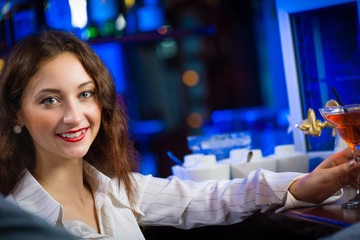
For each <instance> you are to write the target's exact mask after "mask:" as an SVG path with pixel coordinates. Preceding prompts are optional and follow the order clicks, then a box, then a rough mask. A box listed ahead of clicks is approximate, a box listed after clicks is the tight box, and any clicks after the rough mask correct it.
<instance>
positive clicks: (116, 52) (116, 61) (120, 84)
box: [91, 42, 126, 94]
mask: <svg viewBox="0 0 360 240" xmlns="http://www.w3.org/2000/svg"><path fill="white" fill-rule="evenodd" d="M91 47H92V49H93V50H94V51H95V52H96V54H97V55H99V57H100V58H101V60H102V61H103V62H104V63H105V65H106V67H107V68H108V69H109V71H110V73H111V74H112V76H113V79H114V82H115V87H116V93H118V94H122V93H124V92H125V91H126V82H125V72H124V62H123V55H122V49H121V46H120V44H118V43H115V42H113V43H101V44H93V45H91Z"/></svg>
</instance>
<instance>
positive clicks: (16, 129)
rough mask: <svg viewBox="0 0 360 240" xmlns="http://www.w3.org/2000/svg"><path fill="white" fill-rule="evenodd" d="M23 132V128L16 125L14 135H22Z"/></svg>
mask: <svg viewBox="0 0 360 240" xmlns="http://www.w3.org/2000/svg"><path fill="white" fill-rule="evenodd" d="M21 132H22V128H21V127H20V126H19V125H15V127H14V133H16V134H20V133H21Z"/></svg>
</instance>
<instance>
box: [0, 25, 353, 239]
mask: <svg viewBox="0 0 360 240" xmlns="http://www.w3.org/2000/svg"><path fill="white" fill-rule="evenodd" d="M0 152H1V154H0V182H1V186H0V191H1V192H2V193H3V194H4V195H6V196H7V199H8V200H9V201H12V202H13V203H15V204H16V205H18V206H19V207H21V208H23V209H25V210H27V211H30V212H32V213H34V214H36V215H38V216H40V217H41V218H43V219H45V220H46V221H47V222H49V223H51V224H53V225H60V226H63V227H65V228H66V229H67V230H68V231H69V232H71V233H73V234H74V235H76V236H78V237H82V238H97V239H107V238H112V239H143V235H142V232H141V230H140V228H139V224H141V225H171V226H175V227H179V228H192V227H197V226H203V225H210V224H232V223H236V222H240V221H242V220H243V219H245V218H246V217H248V216H249V215H251V214H252V213H253V212H254V211H256V210H258V209H264V210H265V209H268V208H270V207H282V209H284V208H289V207H296V206H304V205H309V204H310V203H324V202H329V201H333V200H335V199H337V198H338V197H339V196H340V195H341V191H338V190H340V189H341V188H342V187H343V186H345V185H347V184H352V185H353V186H355V185H356V168H357V166H356V163H355V162H354V161H349V162H348V160H350V159H351V156H352V155H351V152H350V151H349V150H348V149H347V150H345V151H343V152H341V153H338V154H335V155H333V156H331V157H329V158H328V159H327V160H326V161H324V162H323V163H322V164H321V165H320V166H319V167H318V168H316V169H315V170H314V171H313V172H312V173H310V174H308V175H301V174H298V173H273V172H269V171H264V170H257V171H254V172H252V173H251V174H250V175H249V177H248V178H247V179H234V180H231V181H227V180H223V181H205V182H191V181H180V180H179V179H177V178H175V177H169V178H167V179H160V178H154V177H152V176H143V175H141V174H138V173H134V171H135V170H136V169H135V163H134V155H135V151H134V148H133V145H132V143H131V141H130V140H129V138H128V125H127V116H126V114H125V112H124V109H123V108H122V107H121V106H120V105H119V104H118V103H117V100H116V94H115V89H114V84H113V81H112V78H111V76H110V74H109V72H108V70H107V69H106V67H105V65H104V64H103V62H102V61H101V60H100V59H99V57H98V56H97V55H96V54H95V53H94V52H93V51H92V49H91V48H90V47H89V46H88V45H87V44H86V43H85V42H83V41H81V40H80V39H78V38H76V37H75V36H73V35H72V34H70V33H64V32H60V31H45V32H43V33H39V34H35V35H33V36H30V37H27V38H25V39H23V40H22V41H20V42H19V43H18V44H16V46H15V47H14V49H13V50H12V53H11V54H10V57H9V59H8V60H7V61H6V66H5V68H4V70H3V73H2V79H1V82H0ZM300 200H301V201H300ZM303 201H307V202H303Z"/></svg>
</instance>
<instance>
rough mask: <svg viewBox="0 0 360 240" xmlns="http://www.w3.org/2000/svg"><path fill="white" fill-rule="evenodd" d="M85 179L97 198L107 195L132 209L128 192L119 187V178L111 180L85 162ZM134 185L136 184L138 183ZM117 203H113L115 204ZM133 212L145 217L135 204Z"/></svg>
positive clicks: (96, 200)
mask: <svg viewBox="0 0 360 240" xmlns="http://www.w3.org/2000/svg"><path fill="white" fill-rule="evenodd" d="M84 177H85V179H86V181H87V182H88V184H89V185H90V187H91V189H92V191H93V195H94V196H95V198H97V197H100V198H102V197H101V196H105V195H107V196H108V197H110V198H111V200H112V201H115V202H116V203H118V204H121V205H122V206H124V207H126V208H129V209H131V204H130V202H129V199H128V197H127V194H126V191H125V189H124V187H123V186H119V183H118V179H117V178H114V179H111V178H109V177H108V176H106V175H105V174H103V173H102V172H100V171H98V170H97V169H96V168H95V167H93V166H92V165H91V164H89V163H88V162H86V161H84ZM131 177H132V176H131ZM134 181H135V179H134ZM134 183H136V181H135V182H134ZM95 202H96V204H100V203H101V202H103V201H98V199H95ZM115 202H113V204H114V203H115ZM97 207H98V206H97ZM133 210H134V211H135V212H137V213H138V214H140V215H144V213H143V212H142V211H141V210H140V206H139V205H138V204H135V206H134V207H133Z"/></svg>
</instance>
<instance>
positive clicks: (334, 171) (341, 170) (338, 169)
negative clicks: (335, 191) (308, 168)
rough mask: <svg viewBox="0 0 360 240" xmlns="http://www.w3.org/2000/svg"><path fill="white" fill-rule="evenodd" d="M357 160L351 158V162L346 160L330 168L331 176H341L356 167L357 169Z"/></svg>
mask: <svg viewBox="0 0 360 240" xmlns="http://www.w3.org/2000/svg"><path fill="white" fill-rule="evenodd" d="M356 166H357V164H356V162H355V160H350V161H349V162H345V163H343V164H340V165H338V166H335V167H332V168H329V169H328V174H329V176H332V177H333V178H337V177H341V176H344V175H346V174H350V172H351V171H352V170H354V169H356Z"/></svg>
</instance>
